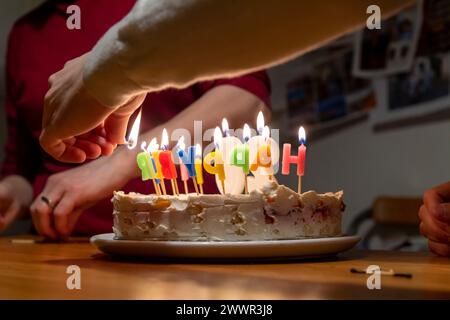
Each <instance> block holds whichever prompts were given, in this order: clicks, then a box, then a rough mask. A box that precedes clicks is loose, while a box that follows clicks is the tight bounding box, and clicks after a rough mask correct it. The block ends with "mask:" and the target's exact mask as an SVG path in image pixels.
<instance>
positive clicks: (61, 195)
mask: <svg viewBox="0 0 450 320" xmlns="http://www.w3.org/2000/svg"><path fill="white" fill-rule="evenodd" d="M133 155H134V154H133V152H131V151H129V150H128V149H125V148H121V150H118V151H117V152H116V153H114V154H113V155H111V156H109V157H103V158H100V159H97V160H94V161H92V162H90V163H88V164H84V165H82V166H79V167H77V168H75V169H71V170H67V171H64V172H61V173H57V174H54V175H52V176H51V177H50V178H49V179H48V180H47V183H46V185H45V187H44V190H43V191H42V193H41V194H40V195H38V196H37V197H36V199H35V200H34V202H33V204H32V205H31V216H32V218H33V223H34V225H35V228H36V230H37V231H38V233H39V234H41V235H43V236H45V237H47V238H49V239H52V240H56V239H65V238H67V237H68V236H69V235H70V234H71V233H72V231H73V229H74V227H75V225H76V222H77V220H78V218H79V216H80V215H81V213H82V212H83V211H84V210H86V209H87V208H88V207H90V206H92V205H94V204H95V203H96V202H98V201H100V200H102V199H104V198H106V197H109V196H111V195H112V193H113V191H115V190H118V189H121V188H122V187H123V186H124V185H125V184H126V183H127V182H128V181H129V180H130V179H131V178H132V177H134V175H135V174H136V173H137V172H136V170H135V168H134V167H135V166H133V164H134V162H133V164H132V163H130V162H131V161H133V160H132V158H133ZM135 159H136V158H135V155H134V161H135ZM43 196H44V197H45V198H47V199H49V200H50V203H46V202H44V201H43V200H42V197H43Z"/></svg>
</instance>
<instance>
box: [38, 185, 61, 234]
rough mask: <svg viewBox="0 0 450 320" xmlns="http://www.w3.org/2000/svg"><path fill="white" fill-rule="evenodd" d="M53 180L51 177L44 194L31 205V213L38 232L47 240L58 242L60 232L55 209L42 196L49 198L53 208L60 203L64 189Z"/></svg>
mask: <svg viewBox="0 0 450 320" xmlns="http://www.w3.org/2000/svg"><path fill="white" fill-rule="evenodd" d="M52 180H53V179H52V177H50V179H49V180H48V181H47V185H46V186H45V188H44V190H43V191H42V193H41V194H40V195H39V196H38V197H37V198H36V199H35V200H34V202H33V204H32V205H31V207H30V211H31V217H32V219H33V224H34V226H35V228H36V231H37V232H38V233H39V234H40V235H43V236H44V237H46V238H49V239H52V240H56V239H57V238H58V232H57V230H56V228H55V226H54V221H53V208H52V207H51V206H50V205H48V204H47V203H45V202H44V201H42V199H41V197H42V196H45V197H47V198H48V199H50V201H51V202H52V206H54V205H55V204H57V203H58V202H59V201H60V199H61V196H62V194H63V189H62V188H59V187H58V185H57V183H52Z"/></svg>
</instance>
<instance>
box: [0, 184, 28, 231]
mask: <svg viewBox="0 0 450 320" xmlns="http://www.w3.org/2000/svg"><path fill="white" fill-rule="evenodd" d="M32 197H33V190H32V188H31V185H30V184H29V182H28V181H26V180H25V179H24V178H22V177H20V176H8V177H6V178H5V179H3V180H2V181H0V231H4V230H6V229H7V228H8V227H9V226H10V225H11V223H12V222H14V220H15V219H17V218H19V217H20V216H21V215H22V214H23V213H24V212H25V211H26V208H28V206H29V204H30V203H31V200H32Z"/></svg>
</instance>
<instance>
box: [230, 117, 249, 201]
mask: <svg viewBox="0 0 450 320" xmlns="http://www.w3.org/2000/svg"><path fill="white" fill-rule="evenodd" d="M250 135H251V132H250V127H249V126H248V124H245V125H244V131H243V137H244V144H240V145H237V146H236V147H234V149H233V150H232V151H231V164H232V165H233V166H236V167H241V168H242V171H244V176H245V184H244V188H245V193H246V194H247V193H248V184H247V175H248V174H249V172H250V161H249V148H248V144H247V142H248V140H249V139H250Z"/></svg>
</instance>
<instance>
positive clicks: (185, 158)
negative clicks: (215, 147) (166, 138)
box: [177, 136, 198, 194]
mask: <svg viewBox="0 0 450 320" xmlns="http://www.w3.org/2000/svg"><path fill="white" fill-rule="evenodd" d="M185 147H186V145H185V143H184V136H181V137H180V139H179V140H178V143H177V153H178V157H179V158H180V161H181V164H183V165H184V166H185V168H186V170H187V172H188V177H190V178H191V179H192V183H193V184H194V188H195V192H196V193H197V194H198V186H197V182H196V181H195V176H196V172H195V146H190V147H189V148H188V153H187V154H186V152H185V151H184V148H185ZM181 164H180V170H181V169H182V167H183V166H181ZM184 183H185V185H187V180H186V181H184Z"/></svg>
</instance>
